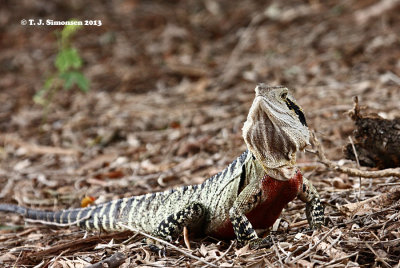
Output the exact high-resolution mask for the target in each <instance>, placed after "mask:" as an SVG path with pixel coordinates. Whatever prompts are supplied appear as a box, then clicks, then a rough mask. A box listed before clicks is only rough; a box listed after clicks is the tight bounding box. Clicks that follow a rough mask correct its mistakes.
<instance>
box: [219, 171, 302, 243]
mask: <svg viewBox="0 0 400 268" xmlns="http://www.w3.org/2000/svg"><path fill="white" fill-rule="evenodd" d="M260 183H261V190H262V196H265V197H266V198H265V199H264V201H263V202H261V203H260V204H259V205H258V206H257V207H255V208H254V209H253V210H252V211H251V212H249V213H247V214H246V217H247V218H248V219H249V221H250V223H251V224H252V226H253V228H254V229H266V228H268V227H270V226H272V225H273V224H274V222H275V221H276V219H278V217H279V216H280V214H281V212H282V209H283V208H284V207H285V206H286V205H287V204H288V203H289V202H290V201H292V200H293V199H294V198H295V197H296V196H297V194H298V192H299V190H300V187H301V185H302V183H303V176H302V175H301V173H300V171H297V172H296V175H295V176H294V177H293V178H292V179H290V180H287V181H278V180H275V179H273V178H271V177H269V176H267V175H265V176H264V177H263V178H262V180H261V182H260ZM216 235H217V236H218V237H222V238H232V237H234V236H235V235H234V233H233V227H232V224H231V222H230V221H229V222H227V223H226V224H224V225H223V227H222V228H221V229H220V230H218V231H217V233H216Z"/></svg>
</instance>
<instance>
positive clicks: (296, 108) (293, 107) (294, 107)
mask: <svg viewBox="0 0 400 268" xmlns="http://www.w3.org/2000/svg"><path fill="white" fill-rule="evenodd" d="M286 105H287V107H288V108H289V109H290V110H293V111H294V112H295V113H296V114H297V116H298V117H299V120H300V122H301V123H302V124H303V126H307V122H306V117H305V116H304V114H303V112H302V111H301V109H300V107H299V106H297V105H296V104H295V103H294V102H293V101H291V100H290V99H289V98H287V99H286Z"/></svg>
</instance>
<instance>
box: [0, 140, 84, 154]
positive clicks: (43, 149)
mask: <svg viewBox="0 0 400 268" xmlns="http://www.w3.org/2000/svg"><path fill="white" fill-rule="evenodd" d="M0 141H1V142H2V143H5V144H12V145H14V146H18V147H22V148H24V149H25V150H26V151H27V153H30V154H59V155H78V154H79V151H77V150H75V149H67V148H61V147H51V146H43V145H37V144H32V143H27V142H25V141H22V140H21V139H19V138H17V137H12V136H11V135H0Z"/></svg>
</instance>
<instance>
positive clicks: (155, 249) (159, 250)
mask: <svg viewBox="0 0 400 268" xmlns="http://www.w3.org/2000/svg"><path fill="white" fill-rule="evenodd" d="M149 248H150V250H151V251H152V252H154V253H157V254H158V256H159V257H160V258H163V257H165V256H166V254H167V251H166V249H165V246H162V245H156V244H149Z"/></svg>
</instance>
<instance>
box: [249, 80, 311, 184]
mask: <svg viewBox="0 0 400 268" xmlns="http://www.w3.org/2000/svg"><path fill="white" fill-rule="evenodd" d="M243 138H244V140H245V142H246V144H247V147H248V149H249V150H250V151H251V152H252V153H253V155H254V156H255V157H256V159H257V160H258V162H259V163H260V164H261V165H262V167H263V169H264V170H265V172H266V173H267V174H268V175H269V176H271V177H273V178H275V179H277V180H288V179H290V178H292V177H293V176H294V174H295V172H296V167H295V162H296V152H297V151H299V150H303V149H304V148H305V147H306V146H307V145H308V144H309V131H308V127H307V123H306V119H305V116H304V114H303V111H302V109H301V108H300V107H299V106H298V105H297V103H296V101H295V99H294V98H293V97H292V95H291V94H290V93H289V91H288V89H287V88H285V87H282V86H277V87H270V86H267V85H265V84H259V85H257V87H256V97H255V99H254V101H253V104H252V106H251V108H250V111H249V115H248V116H247V120H246V122H245V123H244V126H243Z"/></svg>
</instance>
